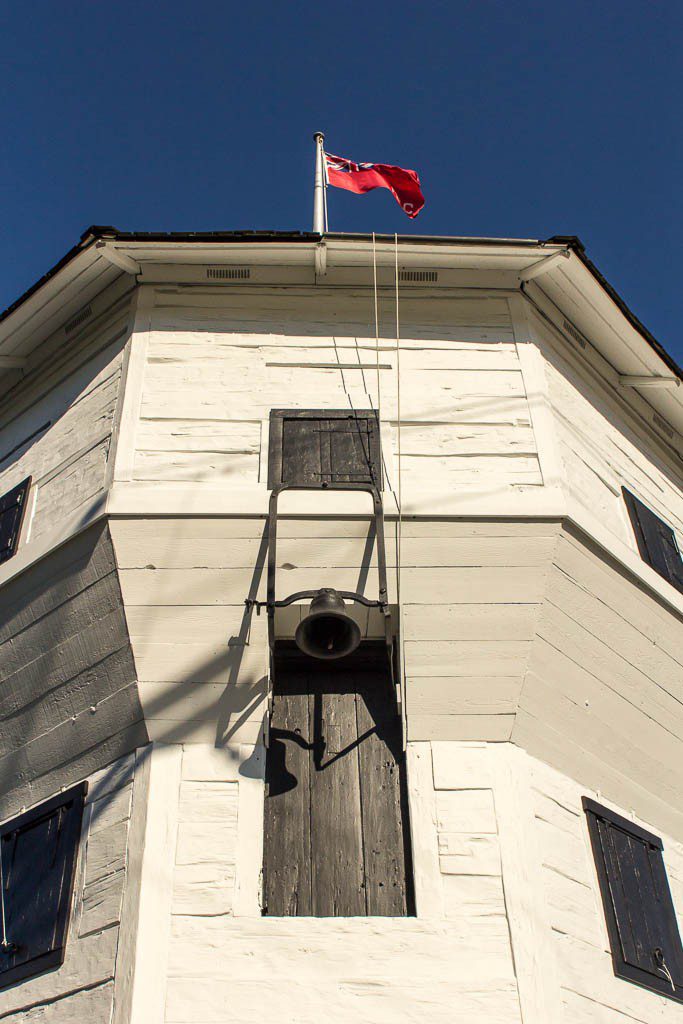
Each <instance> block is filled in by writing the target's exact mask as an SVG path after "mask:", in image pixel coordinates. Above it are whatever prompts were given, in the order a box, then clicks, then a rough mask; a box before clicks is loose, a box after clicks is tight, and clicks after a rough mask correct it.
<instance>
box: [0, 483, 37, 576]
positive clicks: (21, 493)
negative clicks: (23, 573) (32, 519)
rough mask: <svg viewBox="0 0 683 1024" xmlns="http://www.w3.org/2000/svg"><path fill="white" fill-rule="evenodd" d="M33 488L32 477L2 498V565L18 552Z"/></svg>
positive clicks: (0, 513) (0, 561) (0, 525)
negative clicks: (30, 490) (29, 497)
mask: <svg viewBox="0 0 683 1024" xmlns="http://www.w3.org/2000/svg"><path fill="white" fill-rule="evenodd" d="M30 486H31V477H28V478H27V479H26V480H24V481H23V483H20V484H18V485H17V486H16V487H15V488H14V489H13V490H11V491H9V492H8V493H7V494H5V495H3V497H2V498H0V564H1V563H2V562H6V561H7V559H8V558H11V557H12V555H13V554H14V553H15V552H16V550H17V547H18V545H19V536H20V534H21V524H22V523H23V521H24V512H25V511H26V504H27V499H28V492H29V488H30Z"/></svg>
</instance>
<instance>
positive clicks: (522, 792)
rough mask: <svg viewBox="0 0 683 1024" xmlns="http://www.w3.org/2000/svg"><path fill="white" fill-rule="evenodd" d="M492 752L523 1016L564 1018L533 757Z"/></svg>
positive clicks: (538, 1023) (555, 1021)
mask: <svg viewBox="0 0 683 1024" xmlns="http://www.w3.org/2000/svg"><path fill="white" fill-rule="evenodd" d="M490 756H491V757H492V758H493V759H494V765H495V769H494V770H495V773H496V780H495V787H496V790H495V791H496V813H497V816H498V829H499V836H500V853H501V860H502V867H503V886H504V891H505V904H506V908H507V915H508V922H509V927H510V937H511V941H512V950H513V954H514V959H515V973H516V976H517V984H518V987H519V999H520V1007H521V1013H522V1019H523V1020H524V1021H525V1022H526V1021H529V1022H532V1024H545V1022H546V1021H547V1022H552V1024H560V1022H561V1014H560V999H559V981H558V975H557V970H556V965H555V961H554V959H553V957H552V953H551V952H550V951H549V950H548V940H549V934H550V932H549V927H548V921H547V918H546V916H545V906H544V899H543V893H542V890H541V888H540V886H539V884H538V882H539V875H540V873H541V861H540V858H539V856H538V849H537V846H536V845H535V835H534V823H535V822H534V816H533V807H532V798H531V787H530V780H529V772H528V760H527V758H526V755H525V754H524V752H523V751H521V750H517V749H515V748H513V747H512V746H511V745H509V744H505V745H504V746H503V745H496V746H495V747H493V748H492V749H491V751H490Z"/></svg>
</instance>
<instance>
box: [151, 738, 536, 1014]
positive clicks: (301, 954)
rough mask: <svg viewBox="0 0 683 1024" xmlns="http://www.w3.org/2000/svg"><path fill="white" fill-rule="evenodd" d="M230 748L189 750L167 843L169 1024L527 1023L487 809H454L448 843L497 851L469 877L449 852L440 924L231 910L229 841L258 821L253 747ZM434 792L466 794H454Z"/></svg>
mask: <svg viewBox="0 0 683 1024" xmlns="http://www.w3.org/2000/svg"><path fill="white" fill-rule="evenodd" d="M235 753H236V751H235V750H234V749H233V748H229V749H225V750H216V749H215V748H214V747H213V746H206V747H204V746H201V745H196V744H195V745H191V746H188V747H185V749H184V752H183V762H182V778H181V781H180V787H179V793H178V841H177V845H176V848H175V850H173V849H172V850H170V851H169V859H173V860H174V861H175V868H174V887H173V906H172V911H171V939H170V949H169V957H168V980H167V985H166V1021H167V1022H169V1024H171V1022H173V1024H180V1022H183V1024H190V1022H197V1024H199V1022H201V1024H209V1022H211V1024H219V1022H220V1024H227V1022H228V1021H231V1020H243V1021H257V1020H260V1019H262V1018H263V1017H264V1016H266V1015H267V1014H268V1013H269V1012H270V1009H271V1008H272V1006H274V1005H276V1006H277V1015H278V1017H279V1018H280V1019H282V1020H283V1021H297V1024H298V1022H302V1024H314V1022H315V1021H319V1020H320V1019H321V1017H323V1016H326V1017H328V1018H329V1019H332V1020H345V1021H348V1022H349V1024H361V1022H366V1021H389V1020H397V1021H403V1020H405V1021H409V1020H410V1021H413V1020H418V1019H420V1020H422V1019H429V1020H433V1021H436V1022H439V1024H446V1022H452V1024H466V1022H469V1021H471V1020H472V1019H474V1018H475V1017H476V1018H480V1019H482V1020H485V1021H491V1022H496V1024H519V1022H520V1021H521V1015H520V1010H519V1002H518V995H517V988H516V984H515V975H514V965H513V960H512V954H511V950H510V937H509V931H508V925H507V918H506V912H505V903H504V899H503V889H502V882H501V868H500V860H499V858H497V856H496V849H495V847H496V842H497V838H498V837H497V834H496V823H495V818H494V820H493V824H491V821H492V819H491V808H490V804H487V803H485V801H484V800H480V801H479V802H478V803H477V804H476V805H475V804H474V803H471V806H470V807H469V812H468V815H467V817H466V818H465V817H461V816H460V815H459V814H458V812H457V808H456V807H455V803H454V805H453V808H452V812H453V813H452V814H451V817H450V818H449V819H448V821H447V822H446V823H447V825H448V828H449V832H448V841H449V842H450V844H451V849H453V850H456V849H459V848H462V847H467V848H469V849H471V848H472V847H474V848H476V847H477V844H478V840H479V838H480V837H482V836H484V837H485V839H486V840H487V841H488V844H489V850H488V852H484V851H482V852H481V854H479V853H478V854H477V864H476V866H477V869H478V873H477V872H472V871H469V870H468V868H469V867H471V865H470V864H469V862H468V863H467V864H464V865H463V868H462V871H461V870H459V868H458V865H457V864H455V863H447V862H446V860H444V865H443V868H444V873H443V876H442V878H443V885H444V900H445V906H446V908H447V914H442V915H441V916H440V917H439V918H438V919H436V920H434V919H423V920H420V919H419V918H377V917H375V918H327V919H324V918H292V917H289V918H276V917H270V916H266V917H261V916H260V915H258V914H256V913H253V914H251V915H249V916H240V915H239V914H236V913H234V905H233V899H234V880H233V879H234V872H235V871H236V870H239V866H238V864H237V862H236V854H235V836H236V837H237V840H236V842H237V846H238V847H240V846H241V844H242V843H243V837H242V833H241V830H242V829H247V828H250V827H251V823H250V822H249V821H248V820H246V819H245V820H244V821H243V819H242V817H241V816H242V812H243V808H245V806H246V805H245V803H244V802H243V799H242V795H241V794H242V789H243V787H244V786H245V785H249V784H250V782H251V780H250V778H249V776H250V775H251V774H252V769H250V768H249V764H248V763H246V762H249V761H251V759H252V755H251V751H250V749H249V748H246V747H245V748H243V749H242V751H241V754H240V758H239V759H236V758H235ZM469 784H470V780H468V781H467V782H466V783H465V785H466V786H469ZM238 789H239V790H240V797H239V800H238V806H239V817H238V820H237V822H236V827H235V818H234V808H235V798H234V795H233V792H234V791H236V790H238ZM153 796H154V795H153V794H152V795H151V798H152V799H153ZM432 796H434V793H433V790H432ZM438 796H443V797H445V798H448V797H453V799H454V801H455V802H457V799H458V794H457V792H452V793H446V792H443V793H440V794H438ZM488 796H489V798H490V797H491V792H490V789H489V791H488ZM432 829H433V831H432V833H431V835H430V837H429V839H430V840H431V841H432V842H433V843H434V847H435V850H436V846H437V842H438V839H437V832H436V828H435V827H434V824H433V823H432ZM445 835H446V833H443V835H442V845H443V842H444V841H445ZM255 854H256V855H257V856H258V853H256V851H255ZM443 856H444V858H447V857H448V854H447V853H444V855H443ZM453 856H454V857H455V856H457V853H454V854H453ZM462 859H463V861H465V860H468V855H467V854H465V855H464V856H463V858H462ZM190 861H191V863H189V862H190ZM202 880H205V881H204V882H203V881H202ZM439 884H441V881H440V882H439ZM169 910H171V908H167V912H169ZM188 943H189V944H190V948H191V949H192V955H191V956H188V955H187V950H188Z"/></svg>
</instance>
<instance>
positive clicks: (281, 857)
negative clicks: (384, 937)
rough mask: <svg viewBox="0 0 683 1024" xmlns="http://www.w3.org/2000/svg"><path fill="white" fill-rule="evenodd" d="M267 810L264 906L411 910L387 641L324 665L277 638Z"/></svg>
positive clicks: (357, 912) (308, 910) (345, 913)
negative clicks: (278, 640)
mask: <svg viewBox="0 0 683 1024" xmlns="http://www.w3.org/2000/svg"><path fill="white" fill-rule="evenodd" d="M274 666H275V675H274V687H273V694H272V712H271V718H270V732H269V740H268V752H267V757H266V799H265V812H264V852H263V913H264V914H267V915H268V916H276V917H297V916H298V917H306V916H308V917H366V916H368V917H369V916H382V917H405V916H407V915H412V914H414V912H415V911H414V907H413V892H412V866H411V856H410V840H409V823H408V798H407V786H406V778H405V754H404V751H403V744H402V738H401V720H400V717H399V714H398V711H397V707H396V698H395V694H394V692H393V687H392V685H391V681H390V675H389V672H388V665H387V653H386V646H385V644H384V643H379V644H378V643H375V642H373V641H365V642H363V643H361V646H360V647H359V648H358V649H357V650H356V651H355V652H354V653H353V654H351V655H348V656H347V657H345V658H341V659H339V661H335V662H320V661H316V660H314V659H313V658H309V657H307V656H306V655H303V654H301V653H300V652H299V651H298V650H297V649H296V647H295V646H294V645H293V644H291V643H288V642H286V641H280V642H278V644H277V645H276V650H275V659H274Z"/></svg>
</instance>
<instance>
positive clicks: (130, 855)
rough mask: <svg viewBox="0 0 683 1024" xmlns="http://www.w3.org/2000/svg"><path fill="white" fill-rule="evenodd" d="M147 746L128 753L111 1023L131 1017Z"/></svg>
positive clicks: (146, 790)
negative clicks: (129, 777) (125, 826)
mask: <svg viewBox="0 0 683 1024" xmlns="http://www.w3.org/2000/svg"><path fill="white" fill-rule="evenodd" d="M151 749H152V748H151V746H150V745H149V744H148V745H147V746H145V747H141V748H140V749H138V750H137V751H136V753H135V754H134V755H133V757H132V769H133V777H132V785H133V799H132V803H131V817H130V822H129V827H128V850H127V860H126V884H125V887H124V892H123V901H122V905H121V924H120V927H119V935H118V948H117V955H116V973H115V982H114V1007H113V1014H112V1024H129V1022H130V1019H131V1002H132V998H133V980H134V975H135V962H136V950H137V942H138V937H139V932H138V913H139V900H140V888H141V884H142V862H143V855H144V847H145V830H146V827H147V801H148V799H149V779H150V770H151V764H150V759H149V755H150V754H151ZM130 762H131V759H130V758H126V759H122V763H124V764H125V765H126V767H129V766H130ZM102 782H103V783H104V785H106V780H104V779H103V780H102Z"/></svg>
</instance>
